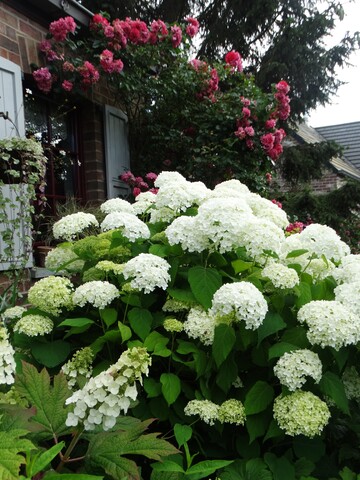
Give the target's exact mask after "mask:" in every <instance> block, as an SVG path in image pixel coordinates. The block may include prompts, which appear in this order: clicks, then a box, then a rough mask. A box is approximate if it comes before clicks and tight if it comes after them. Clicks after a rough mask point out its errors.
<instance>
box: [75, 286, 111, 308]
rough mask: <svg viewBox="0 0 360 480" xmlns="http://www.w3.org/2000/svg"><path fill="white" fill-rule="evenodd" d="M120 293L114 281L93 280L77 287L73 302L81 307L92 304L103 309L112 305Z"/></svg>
mask: <svg viewBox="0 0 360 480" xmlns="http://www.w3.org/2000/svg"><path fill="white" fill-rule="evenodd" d="M119 295H120V292H119V290H118V288H117V287H115V285H113V284H112V283H110V282H107V281H102V280H93V281H92V282H86V283H84V284H82V285H80V286H79V287H77V289H76V290H75V292H74V295H73V302H74V305H78V306H79V307H84V306H85V305H86V304H90V305H92V306H93V307H95V308H100V309H103V308H105V307H107V306H108V305H110V304H111V303H112V302H113V301H114V300H115V299H116V298H118V297H119Z"/></svg>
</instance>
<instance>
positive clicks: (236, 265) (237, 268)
mask: <svg viewBox="0 0 360 480" xmlns="http://www.w3.org/2000/svg"><path fill="white" fill-rule="evenodd" d="M231 265H232V267H233V269H234V272H235V273H241V272H245V271H246V270H250V268H251V267H253V266H254V263H253V262H244V260H241V259H238V260H234V261H233V262H231Z"/></svg>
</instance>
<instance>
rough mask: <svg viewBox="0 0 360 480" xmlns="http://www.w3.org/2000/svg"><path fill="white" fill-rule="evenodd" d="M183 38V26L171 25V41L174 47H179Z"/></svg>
mask: <svg viewBox="0 0 360 480" xmlns="http://www.w3.org/2000/svg"><path fill="white" fill-rule="evenodd" d="M181 40H182V31H181V28H180V27H178V26H177V25H174V26H172V27H171V42H172V46H173V47H174V48H177V47H178V46H179V45H180V43H181Z"/></svg>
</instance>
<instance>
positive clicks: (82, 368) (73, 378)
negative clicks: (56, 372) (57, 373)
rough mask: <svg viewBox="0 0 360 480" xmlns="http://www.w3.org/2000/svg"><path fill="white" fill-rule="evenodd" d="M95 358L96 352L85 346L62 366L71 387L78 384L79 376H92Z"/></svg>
mask: <svg viewBox="0 0 360 480" xmlns="http://www.w3.org/2000/svg"><path fill="white" fill-rule="evenodd" d="M93 359H94V354H93V351H92V350H91V348H90V347H84V348H82V349H81V350H78V351H77V352H75V353H74V355H73V356H72V358H71V360H69V361H68V362H66V363H65V364H64V365H63V366H62V367H61V371H62V372H63V373H64V375H65V376H66V378H67V381H68V385H69V387H70V388H73V387H74V386H75V385H76V384H77V380H78V378H79V377H84V378H90V377H91V374H92V362H93Z"/></svg>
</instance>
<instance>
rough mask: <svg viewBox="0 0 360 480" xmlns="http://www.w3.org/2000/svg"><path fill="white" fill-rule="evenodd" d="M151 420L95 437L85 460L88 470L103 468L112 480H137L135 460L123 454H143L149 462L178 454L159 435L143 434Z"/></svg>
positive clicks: (138, 478) (138, 479) (137, 472)
mask: <svg viewBox="0 0 360 480" xmlns="http://www.w3.org/2000/svg"><path fill="white" fill-rule="evenodd" d="M150 423H152V420H146V421H144V422H140V423H138V424H137V425H135V426H134V427H132V428H131V429H129V430H127V431H116V432H106V433H105V432H104V433H98V434H96V435H94V436H93V437H92V438H91V440H90V443H89V447H88V450H87V453H86V457H85V461H86V464H87V467H88V470H90V471H92V470H95V469H98V468H99V467H100V468H102V469H103V470H104V471H105V473H106V474H107V475H109V476H111V477H112V478H119V479H121V478H124V479H130V478H131V479H133V480H140V476H139V471H138V468H137V465H136V463H135V462H134V461H132V460H129V459H128V458H126V457H123V455H129V454H130V455H143V456H145V457H147V458H149V459H151V460H158V461H159V460H161V459H162V457H165V456H168V455H173V454H175V453H178V450H177V449H176V448H175V447H173V446H172V445H171V444H170V443H168V442H167V441H165V440H162V439H159V438H157V437H158V435H159V434H158V433H150V434H146V435H143V432H144V431H145V430H146V429H147V427H148V426H149V425H150Z"/></svg>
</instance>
